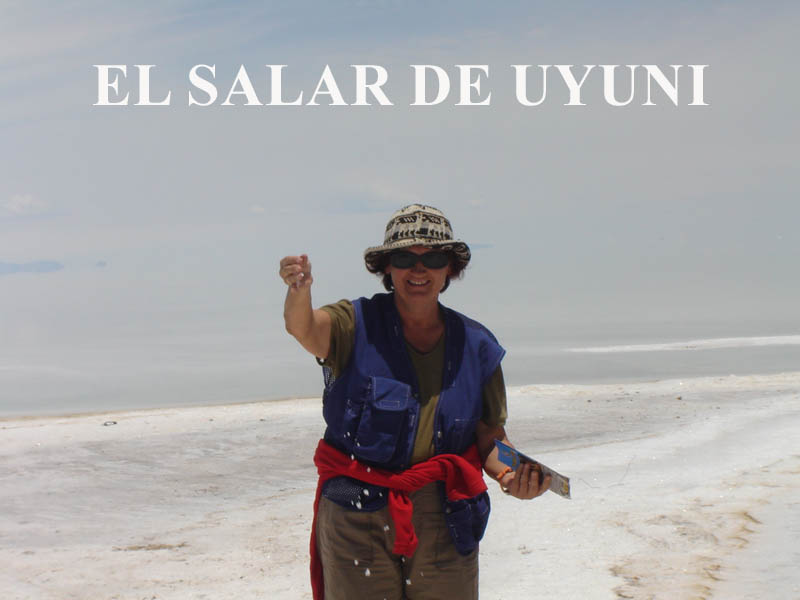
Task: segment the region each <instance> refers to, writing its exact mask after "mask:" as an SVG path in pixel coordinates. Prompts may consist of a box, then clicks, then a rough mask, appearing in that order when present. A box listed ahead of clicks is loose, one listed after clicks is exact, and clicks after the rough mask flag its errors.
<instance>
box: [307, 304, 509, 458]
mask: <svg viewBox="0 0 800 600" xmlns="http://www.w3.org/2000/svg"><path fill="white" fill-rule="evenodd" d="M322 310H324V311H325V312H327V313H328V314H329V315H330V316H331V342H330V349H329V350H328V356H327V357H326V358H325V360H324V361H323V363H322V364H323V365H325V366H327V367H330V368H331V369H332V370H333V376H334V377H338V376H339V374H340V373H341V372H342V371H344V369H345V367H346V366H347V362H348V361H349V360H350V353H351V352H352V350H353V344H354V342H355V334H356V325H355V323H356V316H355V309H354V308H353V304H352V303H351V302H350V301H349V300H340V301H339V302H337V303H336V304H328V305H326V306H323V307H322ZM406 348H407V350H408V354H409V356H410V357H411V362H412V363H413V365H414V370H415V371H416V374H417V381H418V382H419V388H420V389H419V398H420V400H419V404H420V410H419V420H418V421H417V437H416V440H415V442H414V450H413V452H412V454H411V464H417V463H419V462H422V461H424V460H427V459H429V458H430V457H431V456H433V455H434V447H433V420H434V418H435V416H436V404H437V402H438V401H439V394H440V393H441V391H442V371H443V369H444V336H442V337H441V338H439V341H438V342H437V343H436V346H435V347H434V348H433V350H431V351H430V352H426V353H422V352H418V351H417V350H416V349H414V348H413V347H412V346H411V345H410V344H408V343H407V342H406ZM507 415H508V413H507V409H506V385H505V381H504V380H503V371H502V369H501V368H500V366H499V365H498V366H497V369H496V370H495V372H494V373H493V374H492V376H491V377H489V379H488V380H487V381H486V384H485V385H484V386H483V411H482V414H481V420H482V421H483V422H484V423H486V424H487V425H489V426H490V427H501V426H504V425H505V424H506V418H507Z"/></svg>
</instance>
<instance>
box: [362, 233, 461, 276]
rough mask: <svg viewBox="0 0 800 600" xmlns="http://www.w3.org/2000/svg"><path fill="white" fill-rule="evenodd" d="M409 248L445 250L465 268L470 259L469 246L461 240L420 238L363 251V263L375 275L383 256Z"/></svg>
mask: <svg viewBox="0 0 800 600" xmlns="http://www.w3.org/2000/svg"><path fill="white" fill-rule="evenodd" d="M411 246H425V247H426V248H438V249H440V250H447V251H450V252H452V253H453V254H455V255H456V258H457V259H458V260H459V262H461V263H462V264H463V266H464V267H466V266H467V264H468V263H469V261H470V259H471V258H472V252H470V249H469V246H467V244H466V243H465V242H462V241H461V240H428V239H422V238H411V239H406V240H400V241H396V242H392V243H391V244H384V245H383V246H373V247H372V248H367V249H366V250H364V263H365V264H366V266H367V270H368V271H369V272H370V273H377V272H378V270H379V269H380V263H381V258H382V257H383V255H385V254H387V253H389V252H392V251H394V250H400V249H402V248H409V247H411Z"/></svg>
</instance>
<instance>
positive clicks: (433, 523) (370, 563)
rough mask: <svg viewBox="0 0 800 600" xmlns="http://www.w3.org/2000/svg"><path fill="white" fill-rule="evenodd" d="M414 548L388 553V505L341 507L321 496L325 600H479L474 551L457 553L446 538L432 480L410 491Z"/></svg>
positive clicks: (319, 534) (319, 522)
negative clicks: (358, 508)
mask: <svg viewBox="0 0 800 600" xmlns="http://www.w3.org/2000/svg"><path fill="white" fill-rule="evenodd" d="M411 500H412V502H413V503H414V517H413V523H414V529H415V530H416V533H417V537H418V538H419V546H417V550H416V552H415V553H414V556H412V557H410V558H403V557H401V556H399V555H397V554H394V553H392V546H393V545H394V536H395V532H394V525H393V523H392V522H391V519H390V518H389V510H388V508H387V507H384V508H382V509H381V510H378V511H375V512H359V511H355V510H348V509H346V508H342V507H341V506H339V505H338V504H336V503H334V502H331V501H330V500H328V499H327V498H320V503H319V510H318V513H317V547H318V549H319V554H320V558H321V560H322V569H323V577H324V580H325V600H353V599H356V600H373V599H374V598H376V599H377V600H382V599H384V598H385V599H386V600H402V599H408V600H444V599H448V600H449V599H451V598H458V599H459V600H473V599H477V598H478V549H477V548H476V549H475V550H474V551H473V552H472V553H471V554H469V555H468V556H461V555H460V554H459V553H458V552H457V551H456V548H455V546H454V545H453V542H452V540H451V538H450V532H449V531H448V530H447V526H446V525H445V521H444V515H443V514H442V505H441V500H440V499H439V493H438V491H437V488H436V484H435V483H432V484H430V485H427V486H425V487H424V488H422V489H421V490H419V491H418V492H414V493H412V494H411Z"/></svg>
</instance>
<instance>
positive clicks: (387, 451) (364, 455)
mask: <svg viewBox="0 0 800 600" xmlns="http://www.w3.org/2000/svg"><path fill="white" fill-rule="evenodd" d="M439 306H440V309H441V311H442V313H443V315H444V325H445V351H444V368H443V378H442V389H441V393H440V395H439V401H438V403H437V406H436V414H435V417H434V433H433V444H434V452H435V454H448V453H452V454H463V453H464V452H465V451H466V450H467V448H469V447H470V446H471V445H472V444H474V443H475V440H476V437H475V429H476V427H477V423H478V420H479V419H480V418H481V414H482V412H483V401H482V400H483V387H484V384H485V383H486V382H487V380H488V379H489V377H491V375H492V374H493V373H494V372H495V370H496V369H497V367H498V365H499V364H500V361H501V360H502V358H503V356H504V354H505V350H503V348H502V347H501V346H500V345H499V344H498V343H497V340H496V339H495V337H494V336H493V335H492V333H491V332H490V331H489V330H488V329H486V328H485V327H484V326H483V325H481V324H480V323H478V322H476V321H473V320H472V319H469V318H468V317H465V316H464V315H462V314H460V313H458V312H456V311H454V310H451V309H449V308H446V307H444V306H441V305H439ZM353 308H354V309H355V341H354V345H353V349H352V353H351V356H350V360H349V362H348V364H347V366H346V367H345V369H344V371H343V372H342V373H341V374H340V375H339V376H338V377H337V378H335V379H333V378H332V377H331V370H330V369H329V368H328V367H325V368H324V374H325V391H324V393H323V408H322V412H323V416H324V418H325V423H326V424H327V428H326V430H325V441H326V442H328V443H329V444H331V445H332V446H334V447H336V448H338V449H339V450H341V451H342V452H344V453H346V454H350V455H351V456H353V457H354V458H356V459H358V460H359V461H361V462H362V463H364V464H367V465H373V466H375V467H379V468H382V469H387V470H390V471H402V470H405V469H407V468H408V467H409V466H411V465H410V461H411V454H412V452H413V449H414V441H415V439H416V435H417V422H418V418H419V383H418V382H417V376H416V373H415V371H414V366H413V363H412V362H411V358H410V356H409V355H408V351H407V348H406V341H405V338H404V337H403V326H402V323H401V321H400V315H399V314H398V312H397V308H396V307H395V303H394V294H376V295H375V296H373V297H372V298H369V299H367V298H359V299H358V300H355V301H353ZM439 490H440V495H441V497H442V504H443V511H444V513H445V519H446V521H447V523H448V528H449V530H450V533H451V536H452V537H453V541H454V542H455V545H456V548H457V549H458V551H459V552H461V553H462V554H469V553H470V552H471V551H472V550H474V548H475V547H476V546H477V543H478V541H479V540H480V539H481V537H482V536H483V532H484V530H485V528H486V523H487V521H488V518H489V510H490V506H489V495H488V494H487V493H486V492H484V493H482V494H480V495H479V496H476V497H475V498H470V499H469V500H459V501H456V502H451V501H449V500H447V498H446V496H445V494H444V484H443V483H441V482H440V483H439ZM322 493H323V495H324V496H325V497H327V498H329V499H330V500H332V501H334V502H336V503H337V504H339V505H341V506H344V507H345V508H350V509H353V510H366V511H372V510H378V509H380V508H382V507H383V506H385V505H386V500H387V491H386V488H383V487H380V486H375V485H371V484H366V483H364V482H361V481H358V480H355V479H351V478H349V477H335V478H333V479H331V480H329V481H327V482H326V483H325V485H324V487H323V490H322Z"/></svg>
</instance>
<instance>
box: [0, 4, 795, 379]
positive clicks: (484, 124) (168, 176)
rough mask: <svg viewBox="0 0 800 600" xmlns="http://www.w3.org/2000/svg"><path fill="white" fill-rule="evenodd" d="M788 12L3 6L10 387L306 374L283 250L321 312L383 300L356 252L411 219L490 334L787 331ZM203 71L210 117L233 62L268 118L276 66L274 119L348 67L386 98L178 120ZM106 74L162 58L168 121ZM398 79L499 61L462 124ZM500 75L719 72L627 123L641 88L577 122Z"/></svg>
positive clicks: (776, 7)
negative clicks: (416, 100)
mask: <svg viewBox="0 0 800 600" xmlns="http://www.w3.org/2000/svg"><path fill="white" fill-rule="evenodd" d="M798 17H800V8H798V7H797V5H796V4H794V3H789V2H786V3H783V2H764V3H759V4H758V5H754V4H753V3H742V2H739V3H737V2H704V3H695V2H669V3H668V2H659V3H622V2H612V3H594V2H585V3H584V2H578V3H570V6H569V8H563V7H560V6H558V7H557V6H556V5H552V4H550V3H541V5H540V6H537V5H535V4H533V3H530V2H505V3H502V9H498V8H496V7H495V5H491V4H489V3H469V2H390V1H384V2H366V1H363V2H335V3H331V2H281V3H259V2H239V3H235V4H233V3H227V2H182V1H172V2H164V3H160V2H159V3H155V2H153V3H127V2H99V1H97V2H81V1H73V2H63V3H52V2H28V1H18V2H15V1H11V2H8V1H7V2H4V3H3V4H2V5H0V40H2V42H0V165H2V166H1V167H0V340H2V343H0V369H2V368H3V365H5V369H6V372H7V373H9V372H12V367H13V369H16V371H13V372H14V373H17V374H19V372H20V369H21V368H22V366H25V367H26V368H30V369H34V370H35V369H44V368H45V367H47V368H50V369H56V370H58V369H60V368H66V367H67V366H68V365H67V363H70V361H72V362H74V363H75V365H77V366H75V368H74V371H75V372H76V373H77V372H80V373H83V374H86V371H85V370H83V371H81V369H86V368H88V367H87V365H91V364H95V363H96V362H97V357H98V356H103V357H105V360H106V361H107V362H108V364H109V365H114V366H115V367H116V368H119V369H123V368H124V365H125V364H128V363H136V361H137V360H138V361H140V362H141V360H142V358H141V357H143V356H147V357H149V359H148V360H150V361H151V362H152V364H153V365H160V366H161V367H163V366H164V365H165V364H167V363H170V362H171V361H172V360H173V358H174V357H175V356H176V352H177V351H176V350H175V348H176V347H177V348H180V351H179V352H177V354H178V355H179V356H180V360H178V361H177V362H179V363H180V364H181V365H186V364H194V363H193V362H192V361H193V356H194V354H193V352H195V351H197V352H198V353H199V354H202V353H203V352H205V351H206V350H207V349H208V348H216V351H215V353H211V354H210V355H208V356H210V358H208V360H207V362H206V363H203V364H212V363H213V364H218V365H225V364H232V363H236V364H240V365H241V364H247V365H250V366H248V368H251V367H252V368H257V366H258V363H259V361H260V360H262V359H264V360H272V359H274V358H275V356H277V355H281V354H282V353H283V352H288V355H289V356H291V357H294V358H295V359H297V360H298V361H299V360H300V357H301V353H300V352H299V351H298V350H296V349H295V348H293V347H291V346H290V343H289V340H288V339H287V338H285V337H284V334H283V331H282V328H283V324H282V318H281V306H282V301H283V294H284V289H283V286H282V283H281V282H280V280H279V279H278V277H277V275H276V268H277V261H278V259H279V258H280V256H282V255H284V254H288V253H297V252H302V251H305V252H308V254H309V255H310V256H311V260H312V263H313V265H314V271H315V288H314V298H315V301H316V302H317V303H322V302H328V301H334V300H337V299H339V298H342V297H347V298H352V297H357V296H360V295H369V294H371V293H373V292H375V291H378V290H379V288H378V285H377V281H374V280H373V278H372V277H371V276H369V275H368V274H367V273H366V271H365V270H364V268H363V261H362V259H361V254H362V252H363V249H364V248H365V247H367V246H371V245H375V244H377V243H379V242H380V241H381V237H382V232H383V227H384V225H385V222H386V220H387V219H388V217H389V215H390V214H391V212H392V211H393V210H395V209H397V208H399V207H400V206H402V205H404V204H407V203H410V202H425V203H429V204H432V205H434V206H438V207H439V208H441V209H443V210H444V211H445V212H446V213H447V215H448V216H449V217H450V219H451V221H452V223H453V225H454V228H455V230H456V235H457V236H458V237H460V238H462V239H464V240H465V241H467V242H468V243H470V244H472V245H473V248H474V253H473V254H474V260H473V263H472V265H471V267H470V269H469V270H468V272H467V274H466V277H465V279H464V281H462V282H459V283H457V284H456V285H454V286H453V287H452V288H451V290H449V291H448V292H447V294H446V295H445V297H444V298H443V301H445V302H446V303H449V304H451V305H453V306H454V307H456V308H460V309H461V310H463V311H465V312H468V313H469V314H471V315H472V316H474V317H475V318H477V319H479V320H481V321H483V322H485V323H487V324H488V325H490V326H491V327H492V328H493V329H495V330H496V331H497V332H498V334H499V335H500V336H501V341H502V334H503V333H507V334H508V335H512V334H513V333H514V331H516V330H517V329H516V328H517V327H519V326H522V327H523V328H524V330H525V331H526V332H532V335H535V334H536V332H537V331H540V330H541V331H545V330H548V331H551V332H552V331H565V332H572V333H574V332H575V331H576V330H579V329H581V328H589V329H591V328H592V327H595V326H598V327H599V326H601V325H602V326H603V327H605V326H609V327H611V331H613V325H614V324H615V323H629V324H630V323H648V322H649V323H654V322H656V323H667V324H670V323H672V324H675V325H676V326H680V327H683V328H686V329H687V330H689V331H691V328H692V327H693V326H696V327H697V328H699V329H702V327H703V324H709V323H714V324H715V327H717V328H718V330H719V331H720V333H722V334H727V335H747V334H753V335H758V334H763V335H769V334H781V333H797V332H798V331H799V330H800V323H798V319H797V315H798V312H797V306H798V305H799V303H800V278H799V277H798V276H797V272H798V268H797V267H798V261H799V260H800V231H799V229H800V228H799V227H798V224H800V204H798V185H797V184H798V169H797V157H798V155H800V153H799V152H798V134H799V133H800V131H798V129H800V127H799V126H798V119H797V116H796V106H797V97H798V93H800V85H799V84H798V81H797V77H796V71H797V69H796V62H795V61H796V56H798V55H800V43H798V41H797V30H798V26H800V18H798ZM200 63H205V64H215V65H216V69H217V79H216V81H217V84H218V87H219V91H220V95H221V96H224V95H225V94H227V91H228V89H229V87H230V85H231V84H232V83H233V79H234V77H235V75H236V71H237V69H238V67H239V65H241V64H244V65H245V66H246V68H247V70H248V72H249V73H250V75H251V77H252V79H253V83H254V85H255V87H256V89H257V91H258V92H259V94H261V95H262V98H266V89H267V72H266V69H265V67H264V65H265V64H286V65H287V67H286V69H285V77H284V88H285V97H286V98H294V97H296V96H297V94H298V93H299V92H300V91H301V90H302V91H303V93H304V99H308V98H309V97H310V95H311V94H312V93H313V90H314V88H315V86H316V83H317V80H318V79H319V77H320V75H321V73H322V70H323V68H324V66H325V65H326V64H328V65H330V66H331V69H332V70H333V73H334V75H335V76H336V79H337V82H338V83H339V84H340V86H341V89H342V93H343V95H344V96H345V99H346V100H347V101H348V102H353V101H354V87H353V85H354V84H353V82H354V77H353V69H352V68H351V67H349V65H351V64H378V65H382V66H384V67H386V68H387V70H388V72H389V82H388V83H387V85H386V86H385V88H384V89H385V90H386V91H387V93H388V94H389V96H390V97H391V99H392V100H393V101H394V102H395V105H394V106H391V107H379V106H371V107H356V106H345V107H335V106H325V105H321V106H299V107H255V106H254V107H246V106H241V104H242V98H241V96H240V97H239V98H238V99H237V102H238V104H239V106H232V107H222V106H218V105H216V106H213V107H208V108H199V107H187V106H186V103H187V102H186V99H187V90H188V87H189V86H188V83H187V79H188V72H189V69H190V68H191V67H192V66H193V65H196V64H200ZM95 64H127V65H129V67H128V68H129V76H131V75H135V72H134V71H133V66H132V65H134V64H154V65H157V66H156V67H155V70H154V71H153V76H152V84H151V85H152V87H153V96H154V98H155V99H160V97H161V96H163V93H165V90H166V89H167V88H169V89H172V94H173V97H172V105H171V106H169V107H136V106H127V107H96V106H93V103H94V102H96V101H97V73H96V70H95V69H94V67H93V66H92V65H95ZM412 64H436V65H439V66H442V67H443V68H445V69H446V70H447V71H448V73H450V74H451V76H452V77H453V78H454V79H455V77H456V75H457V71H456V68H455V67H454V65H457V64H485V65H489V69H490V77H489V80H488V82H489V83H484V85H488V87H487V88H486V90H487V91H488V89H491V92H492V102H491V105H490V106H482V107H457V106H455V105H454V104H455V101H456V100H455V95H456V93H457V82H456V81H455V80H454V83H453V88H454V89H453V91H452V92H451V97H450V98H449V99H448V100H447V101H446V102H444V103H443V104H441V105H439V106H436V107H411V106H408V104H409V101H410V95H409V94H410V90H411V83H412V76H411V69H410V67H409V65H412ZM512 64H532V65H538V64H575V65H585V64H595V65H602V64H621V65H625V64H657V65H661V66H662V67H663V68H664V69H665V70H666V71H667V73H671V71H670V70H669V68H668V65H670V64H681V65H688V64H707V65H709V67H708V68H707V70H706V73H705V99H706V102H708V103H709V104H710V106H708V107H694V106H687V104H688V102H689V101H690V97H689V95H688V92H684V89H685V88H684V89H681V101H680V106H678V107H675V106H674V105H672V103H670V102H669V101H668V99H667V98H666V96H665V95H664V94H663V93H660V92H656V94H655V97H656V98H657V105H656V106H641V104H642V103H643V102H644V99H645V96H644V93H645V90H644V88H643V87H641V85H640V86H638V87H637V89H636V96H635V100H634V102H633V103H632V104H631V105H630V106H627V107H622V108H615V107H610V106H608V105H606V104H605V102H604V101H603V98H602V92H601V87H600V82H601V78H600V74H599V72H595V73H593V76H594V79H591V80H587V84H586V86H587V90H586V94H585V99H584V101H585V102H586V103H587V106H582V107H576V106H564V103H565V102H566V99H567V96H566V94H565V92H564V90H563V86H562V88H561V89H558V87H557V85H556V84H557V83H558V80H557V79H552V80H549V83H550V85H551V86H552V87H551V89H550V94H549V95H548V101H547V102H545V103H544V104H543V105H542V106H540V107H531V108H528V107H522V106H520V105H519V104H518V103H517V102H516V100H515V98H514V95H513V72H512V69H511V67H510V65H512ZM684 69H685V68H684ZM681 74H682V75H684V76H685V75H687V74H688V73H686V72H682V73H681ZM551 75H553V73H551ZM640 75H641V73H640ZM643 81H644V80H643V79H642V80H641V82H643ZM133 82H135V77H129V80H128V81H127V82H125V83H124V85H125V86H126V88H127V90H129V91H130V92H131V93H132V94H135V91H136V86H135V85H133ZM681 82H682V84H688V82H689V80H688V79H683V80H681ZM623 92H624V90H622V89H621V90H620V93H619V97H624V96H625V95H627V94H623ZM659 93H660V94H661V95H660V96H659V95H658V94H659ZM132 97H134V96H132ZM221 100H222V98H220V100H218V103H219V102H221ZM322 102H324V98H323V100H322ZM43 261H45V264H50V265H52V264H53V263H58V265H62V266H63V268H41V264H43ZM31 263H39V268H37V266H36V265H35V264H31ZM3 265H5V267H4V268H3ZM28 271H30V272H28ZM700 333H702V332H700ZM274 340H281V341H282V343H283V347H280V345H279V347H276V344H275V343H273V341H274ZM112 348H113V351H111V350H109V349H112ZM126 349H128V350H129V351H130V352H129V354H126V353H125V352H126ZM117 353H119V354H117ZM269 353H273V354H274V355H275V356H264V355H265V354H269ZM203 356H206V354H203ZM76 357H84V358H76ZM93 357H94V358H93ZM93 361H94V362H93ZM180 361H183V362H180ZM226 361H227V362H226ZM70 364H72V363H70ZM148 364H150V363H148ZM81 365H82V366H81ZM153 368H154V369H155V368H156V367H155V366H154V367H153ZM186 368H188V367H186ZM221 373H222V371H221ZM305 374H306V371H302V376H303V377H305ZM75 376H78V375H75ZM220 377H221V378H223V379H224V374H221V375H220ZM54 393H55V392H54Z"/></svg>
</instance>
